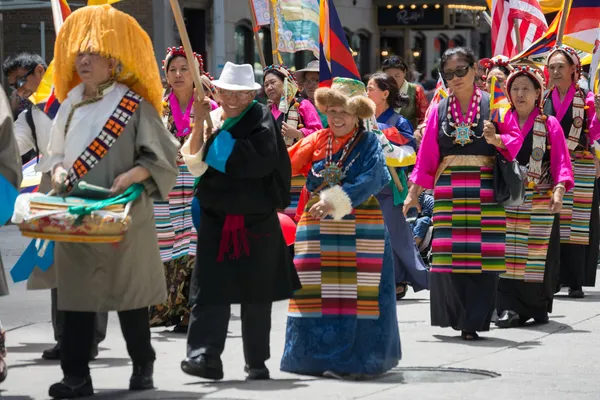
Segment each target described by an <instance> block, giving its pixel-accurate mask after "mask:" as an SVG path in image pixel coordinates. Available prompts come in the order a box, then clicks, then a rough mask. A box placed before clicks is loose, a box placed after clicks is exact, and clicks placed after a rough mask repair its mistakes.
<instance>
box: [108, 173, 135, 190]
mask: <svg viewBox="0 0 600 400" xmlns="http://www.w3.org/2000/svg"><path fill="white" fill-rule="evenodd" d="M134 183H135V182H134V181H133V177H132V176H131V171H127V172H124V173H122V174H121V175H119V176H117V177H116V178H115V180H114V181H113V184H112V187H111V188H110V192H111V193H112V194H114V195H117V194H121V193H123V192H125V191H126V190H127V189H128V188H129V186H131V185H133V184H134Z"/></svg>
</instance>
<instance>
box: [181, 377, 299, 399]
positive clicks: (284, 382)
mask: <svg viewBox="0 0 600 400" xmlns="http://www.w3.org/2000/svg"><path fill="white" fill-rule="evenodd" d="M186 385H204V387H206V388H214V389H217V391H218V390H226V389H240V390H256V391H278V390H291V389H299V388H302V387H307V386H308V385H307V384H306V383H304V382H303V380H302V379H269V380H266V381H217V382H213V381H201V382H193V383H187V384H186ZM213 393H214V392H213ZM211 400H212V397H211Z"/></svg>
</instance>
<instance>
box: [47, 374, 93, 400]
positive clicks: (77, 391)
mask: <svg viewBox="0 0 600 400" xmlns="http://www.w3.org/2000/svg"><path fill="white" fill-rule="evenodd" d="M48 395H49V396H50V397H52V398H53V399H76V398H78V397H87V396H93V395H94V387H93V386H92V378H90V377H89V376H88V377H87V378H77V377H75V376H65V378H64V379H63V380H62V381H60V382H59V383H55V384H54V385H52V386H50V390H48Z"/></svg>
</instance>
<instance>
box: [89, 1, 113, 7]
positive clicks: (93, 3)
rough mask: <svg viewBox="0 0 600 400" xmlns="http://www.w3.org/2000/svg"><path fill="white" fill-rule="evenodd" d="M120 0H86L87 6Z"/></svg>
mask: <svg viewBox="0 0 600 400" xmlns="http://www.w3.org/2000/svg"><path fill="white" fill-rule="evenodd" d="M119 1H121V0H88V3H87V5H88V6H101V5H102V4H113V3H118V2H119Z"/></svg>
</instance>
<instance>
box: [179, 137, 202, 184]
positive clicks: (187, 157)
mask: <svg viewBox="0 0 600 400" xmlns="http://www.w3.org/2000/svg"><path fill="white" fill-rule="evenodd" d="M190 138H191V137H190ZM205 147H206V145H205V144H204V145H202V148H200V151H198V152H197V153H196V154H190V139H188V140H186V141H185V143H184V144H183V146H181V149H180V150H179V152H180V153H181V155H182V157H183V161H184V162H185V165H187V167H188V169H189V171H190V174H192V175H193V176H196V177H198V176H202V175H204V173H205V172H206V170H207V169H208V164H207V163H205V162H204V161H202V158H203V155H204V150H205Z"/></svg>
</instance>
